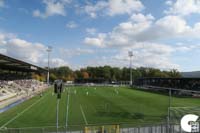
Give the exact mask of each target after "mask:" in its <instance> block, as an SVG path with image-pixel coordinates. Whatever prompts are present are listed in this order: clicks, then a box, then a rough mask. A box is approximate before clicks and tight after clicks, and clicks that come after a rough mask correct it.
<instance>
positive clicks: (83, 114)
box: [80, 105, 88, 125]
mask: <svg viewBox="0 0 200 133" xmlns="http://www.w3.org/2000/svg"><path fill="white" fill-rule="evenodd" d="M80 109H81V113H82V116H83V119H84V121H85V124H86V125H88V122H87V119H86V117H85V113H84V111H83V108H82V106H81V105H80Z"/></svg>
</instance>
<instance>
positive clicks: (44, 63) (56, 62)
mask: <svg viewBox="0 0 200 133" xmlns="http://www.w3.org/2000/svg"><path fill="white" fill-rule="evenodd" d="M47 63H48V59H44V60H41V61H40V63H39V64H41V65H42V66H47ZM60 66H69V63H68V62H66V61H65V60H63V59H61V58H52V59H50V67H51V68H54V67H60Z"/></svg>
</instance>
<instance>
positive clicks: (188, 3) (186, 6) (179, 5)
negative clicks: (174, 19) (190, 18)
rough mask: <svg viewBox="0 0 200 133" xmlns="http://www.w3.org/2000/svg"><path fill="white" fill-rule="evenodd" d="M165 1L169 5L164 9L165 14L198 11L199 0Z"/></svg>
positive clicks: (182, 14) (187, 13)
mask: <svg viewBox="0 0 200 133" xmlns="http://www.w3.org/2000/svg"><path fill="white" fill-rule="evenodd" d="M167 3H168V5H169V6H170V7H169V9H168V10H166V11H165V13H167V14H176V15H181V16H186V15H190V14H193V13H198V14H199V13H200V0H175V1H169V2H167Z"/></svg>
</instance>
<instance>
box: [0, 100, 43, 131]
mask: <svg viewBox="0 0 200 133" xmlns="http://www.w3.org/2000/svg"><path fill="white" fill-rule="evenodd" d="M42 99H44V97H42V98H40V99H38V100H37V101H36V102H34V103H33V104H31V105H30V106H28V107H27V108H25V109H24V110H23V111H22V112H20V113H19V114H18V115H16V116H15V117H13V118H12V119H10V120H9V121H7V122H6V123H5V124H4V125H2V126H1V127H0V129H1V128H3V127H5V126H7V125H8V124H9V123H11V122H12V121H14V120H15V119H17V118H18V117H19V116H21V115H22V114H23V113H25V112H26V111H27V110H29V109H30V108H31V107H33V106H34V105H35V104H37V103H38V102H40V101H41V100H42Z"/></svg>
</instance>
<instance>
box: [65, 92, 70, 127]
mask: <svg viewBox="0 0 200 133" xmlns="http://www.w3.org/2000/svg"><path fill="white" fill-rule="evenodd" d="M67 95H68V98H67V112H66V127H67V125H68V115H69V96H70V95H69V93H68V94H67Z"/></svg>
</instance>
